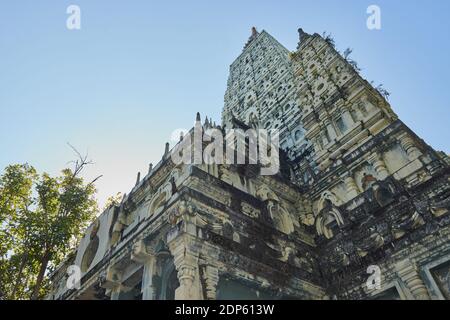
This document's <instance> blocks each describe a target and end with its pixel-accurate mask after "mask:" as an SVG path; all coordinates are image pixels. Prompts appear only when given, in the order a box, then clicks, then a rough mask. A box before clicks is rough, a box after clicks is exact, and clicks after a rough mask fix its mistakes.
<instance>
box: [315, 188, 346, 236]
mask: <svg viewBox="0 0 450 320" xmlns="http://www.w3.org/2000/svg"><path fill="white" fill-rule="evenodd" d="M337 202H338V200H337V198H336V196H335V195H334V194H333V193H331V192H329V191H326V192H324V193H323V194H322V197H321V199H320V201H319V205H318V210H319V213H318V215H317V217H316V231H317V234H318V235H319V236H324V237H325V238H327V239H331V238H333V237H334V236H335V233H336V232H337V231H338V229H339V228H340V227H341V226H343V225H344V219H343V217H342V214H341V212H340V210H339V209H338V207H337V205H336V203H337Z"/></svg>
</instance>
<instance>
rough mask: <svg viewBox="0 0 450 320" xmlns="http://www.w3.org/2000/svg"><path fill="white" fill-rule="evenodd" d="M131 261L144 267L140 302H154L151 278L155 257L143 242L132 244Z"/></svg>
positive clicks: (154, 271)
mask: <svg viewBox="0 0 450 320" xmlns="http://www.w3.org/2000/svg"><path fill="white" fill-rule="evenodd" d="M131 260H133V261H136V262H138V263H142V264H143V265H144V270H143V274H142V286H141V292H142V300H155V298H156V291H155V288H154V285H153V276H154V274H155V273H156V262H157V257H156V255H155V254H154V252H152V250H151V249H149V248H147V246H146V245H145V242H144V241H143V240H139V241H137V242H136V243H134V244H133V248H132V252H131Z"/></svg>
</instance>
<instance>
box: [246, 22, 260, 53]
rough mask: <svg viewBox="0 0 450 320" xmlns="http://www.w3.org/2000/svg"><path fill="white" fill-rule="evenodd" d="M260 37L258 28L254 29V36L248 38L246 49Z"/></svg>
mask: <svg viewBox="0 0 450 320" xmlns="http://www.w3.org/2000/svg"><path fill="white" fill-rule="evenodd" d="M258 35H259V32H258V30H256V27H252V35H251V36H250V38H248V41H247V43H246V44H245V46H244V49H245V48H247V47H248V46H249V45H250V43H251V42H252V41H253V40H255V39H256V37H258Z"/></svg>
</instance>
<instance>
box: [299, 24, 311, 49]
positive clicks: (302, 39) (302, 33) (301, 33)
mask: <svg viewBox="0 0 450 320" xmlns="http://www.w3.org/2000/svg"><path fill="white" fill-rule="evenodd" d="M309 37H311V35H310V34H309V33H306V32H305V31H303V29H302V28H299V29H298V45H297V49H298V48H300V45H301V44H302V43H303V42H305V41H306V39H308V38H309Z"/></svg>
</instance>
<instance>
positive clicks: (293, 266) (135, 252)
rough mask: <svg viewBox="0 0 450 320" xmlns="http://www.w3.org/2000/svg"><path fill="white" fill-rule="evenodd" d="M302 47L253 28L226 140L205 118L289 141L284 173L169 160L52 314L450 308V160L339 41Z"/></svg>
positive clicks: (63, 275)
mask: <svg viewBox="0 0 450 320" xmlns="http://www.w3.org/2000/svg"><path fill="white" fill-rule="evenodd" d="M299 38H300V39H299V40H300V41H299V45H298V48H297V50H296V51H294V52H289V50H287V49H286V48H284V47H283V46H282V45H281V44H280V43H279V42H277V41H276V40H275V39H274V38H273V37H272V36H270V35H269V34H268V33H267V32H265V31H262V32H260V33H259V32H257V31H256V29H253V31H252V35H251V37H250V39H249V40H248V42H247V43H246V45H245V47H244V50H243V52H242V54H241V55H240V56H239V57H238V58H237V59H236V61H235V62H234V63H233V64H232V65H231V67H230V77H229V79H228V88H227V91H226V94H225V106H224V110H223V113H222V125H221V126H216V125H213V124H212V123H211V122H210V121H208V120H206V121H205V123H204V124H203V125H201V124H200V120H201V119H200V116H199V115H198V116H197V124H198V125H199V126H200V127H201V128H202V130H203V131H206V130H207V129H211V128H214V129H217V130H222V132H223V133H225V131H226V130H227V129H231V128H240V129H243V130H247V129H250V128H256V129H258V128H264V129H271V130H278V131H279V133H280V142H281V148H282V150H283V151H282V152H281V162H280V163H281V168H280V169H281V170H280V171H279V173H278V174H276V175H273V176H262V175H260V174H259V172H260V171H259V170H260V169H261V165H260V164H258V165H250V164H243V165H231V164H230V165H217V164H201V165H175V164H174V163H173V162H172V161H171V157H170V154H171V151H170V150H169V148H168V146H167V147H166V152H165V154H164V155H163V157H162V159H161V161H160V163H159V164H157V165H156V166H155V167H153V166H151V167H150V169H149V172H148V173H147V175H145V176H144V177H143V178H142V179H141V178H140V175H139V176H138V179H137V182H136V186H135V187H134V188H133V189H132V190H131V192H130V193H129V194H128V195H126V196H125V197H124V198H123V200H122V201H121V203H120V204H118V205H115V206H111V207H110V208H108V209H107V210H106V211H105V212H103V213H102V214H101V215H100V216H99V217H98V219H97V220H96V221H95V222H94V223H93V224H92V225H91V226H90V227H89V228H88V229H87V230H86V234H85V237H84V238H83V239H82V240H81V241H80V244H79V246H78V248H77V250H76V251H75V252H74V253H73V254H72V255H70V256H69V257H68V258H67V260H66V261H65V262H64V263H63V264H62V265H61V266H60V267H59V268H58V269H57V270H56V271H55V272H54V273H53V274H52V275H51V281H52V286H53V290H52V293H51V295H50V296H49V299H113V300H121V299H230V298H234V299H449V298H450V281H449V279H450V227H449V224H450V214H449V211H450V201H449V193H450V190H449V189H450V188H449V187H450V185H449V177H450V176H449V159H448V157H447V156H446V155H444V154H443V153H439V152H436V151H435V150H433V149H432V148H431V147H430V146H428V145H427V144H426V143H425V142H424V141H423V140H422V139H420V138H419V137H418V136H417V135H416V134H415V133H414V132H413V131H412V130H411V129H410V128H408V127H407V126H406V125H405V124H404V123H402V122H401V120H399V119H398V117H397V115H396V114H395V113H394V112H393V110H392V108H391V106H390V105H389V103H388V101H387V100H386V99H385V96H384V95H383V91H382V90H380V89H379V88H378V89H377V88H374V87H373V86H372V85H371V84H370V83H368V82H367V81H366V80H364V79H363V78H362V77H361V76H360V75H359V73H358V69H357V66H356V65H355V63H354V62H353V61H352V60H351V59H350V58H349V56H348V54H347V53H345V54H340V53H339V52H338V51H337V50H336V49H335V48H334V43H333V40H332V39H331V38H324V37H322V36H319V35H318V34H313V35H310V34H307V33H305V32H304V31H303V30H302V29H300V30H299ZM188 134H192V131H191V132H190V133H188ZM185 141H186V140H185ZM180 143H181V141H180ZM73 266H76V267H78V268H79V270H80V272H81V274H80V276H81V281H80V284H79V286H73V285H69V286H67V284H68V282H69V280H70V277H69V274H70V272H69V274H68V271H70V270H72V269H71V268H73Z"/></svg>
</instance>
